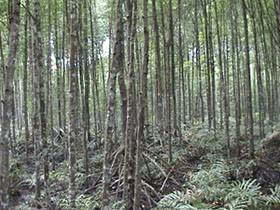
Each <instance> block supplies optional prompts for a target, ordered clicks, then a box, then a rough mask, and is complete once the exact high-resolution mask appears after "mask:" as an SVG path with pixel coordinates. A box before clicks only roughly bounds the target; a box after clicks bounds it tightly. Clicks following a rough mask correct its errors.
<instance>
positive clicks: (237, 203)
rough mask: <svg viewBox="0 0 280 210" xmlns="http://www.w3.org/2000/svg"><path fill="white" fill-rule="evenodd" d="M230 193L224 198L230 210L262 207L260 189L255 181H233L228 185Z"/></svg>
mask: <svg viewBox="0 0 280 210" xmlns="http://www.w3.org/2000/svg"><path fill="white" fill-rule="evenodd" d="M229 189H230V192H229V193H228V194H227V196H226V197H225V201H226V202H229V206H230V209H240V208H241V206H244V205H245V206H256V207H257V206H258V205H263V204H264V203H263V199H262V196H261V191H260V189H261V187H260V185H259V184H258V183H257V181H256V180H255V179H249V180H243V181H239V180H237V181H235V182H234V183H232V184H231V185H230V188H229Z"/></svg>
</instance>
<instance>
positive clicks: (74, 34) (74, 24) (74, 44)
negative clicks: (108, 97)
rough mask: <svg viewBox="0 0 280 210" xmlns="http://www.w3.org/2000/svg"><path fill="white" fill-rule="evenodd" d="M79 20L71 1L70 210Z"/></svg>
mask: <svg viewBox="0 0 280 210" xmlns="http://www.w3.org/2000/svg"><path fill="white" fill-rule="evenodd" d="M78 29H79V28H78V19H77V2H76V1H75V0H72V1H71V13H70V72H69V73H70V81H69V82H70V89H69V95H70V104H69V108H70V111H69V120H70V127H69V141H68V147H69V203H70V208H71V209H75V208H76V205H75V196H76V190H75V185H76V183H75V173H76V167H75V164H76V150H75V145H76V141H77V139H76V138H77V127H76V126H77V122H78V119H77V118H78V113H77V112H78V110H77V101H78V100H77V94H76V91H77V86H78V84H77V78H78Z"/></svg>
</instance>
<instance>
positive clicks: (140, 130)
mask: <svg viewBox="0 0 280 210" xmlns="http://www.w3.org/2000/svg"><path fill="white" fill-rule="evenodd" d="M147 7H148V0H143V15H142V18H143V41H144V43H143V55H142V59H143V60H142V68H141V77H140V90H139V99H140V105H139V112H138V116H137V122H138V126H137V149H136V171H135V187H134V190H135V191H134V205H133V209H134V210H138V209H140V196H141V168H142V163H141V154H142V144H143V143H144V141H145V136H144V124H145V109H146V107H147V75H148V63H149V30H148V8H147Z"/></svg>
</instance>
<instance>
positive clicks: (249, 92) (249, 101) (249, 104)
mask: <svg viewBox="0 0 280 210" xmlns="http://www.w3.org/2000/svg"><path fill="white" fill-rule="evenodd" d="M242 12H243V21H244V33H245V54H246V65H245V66H246V84H247V87H246V89H247V91H246V93H247V97H246V100H247V112H248V120H249V122H248V124H249V148H250V157H251V158H252V159H253V158H254V130H253V107H252V89H251V71H250V53H249V35H248V20H247V11H246V3H245V0H242Z"/></svg>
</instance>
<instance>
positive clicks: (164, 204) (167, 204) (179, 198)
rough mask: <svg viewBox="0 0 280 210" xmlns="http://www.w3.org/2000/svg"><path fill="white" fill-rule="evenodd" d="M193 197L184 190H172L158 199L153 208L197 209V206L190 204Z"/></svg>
mask: <svg viewBox="0 0 280 210" xmlns="http://www.w3.org/2000/svg"><path fill="white" fill-rule="evenodd" d="M192 201H193V198H192V197H191V196H190V195H189V194H187V193H184V192H181V191H174V192H172V193H170V194H168V195H166V196H164V197H163V199H161V200H160V202H159V203H158V206H157V207H156V208H155V209H154V210H160V209H165V210H183V209H185V210H197V209H198V208H196V207H194V206H193V205H191V203H192Z"/></svg>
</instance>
